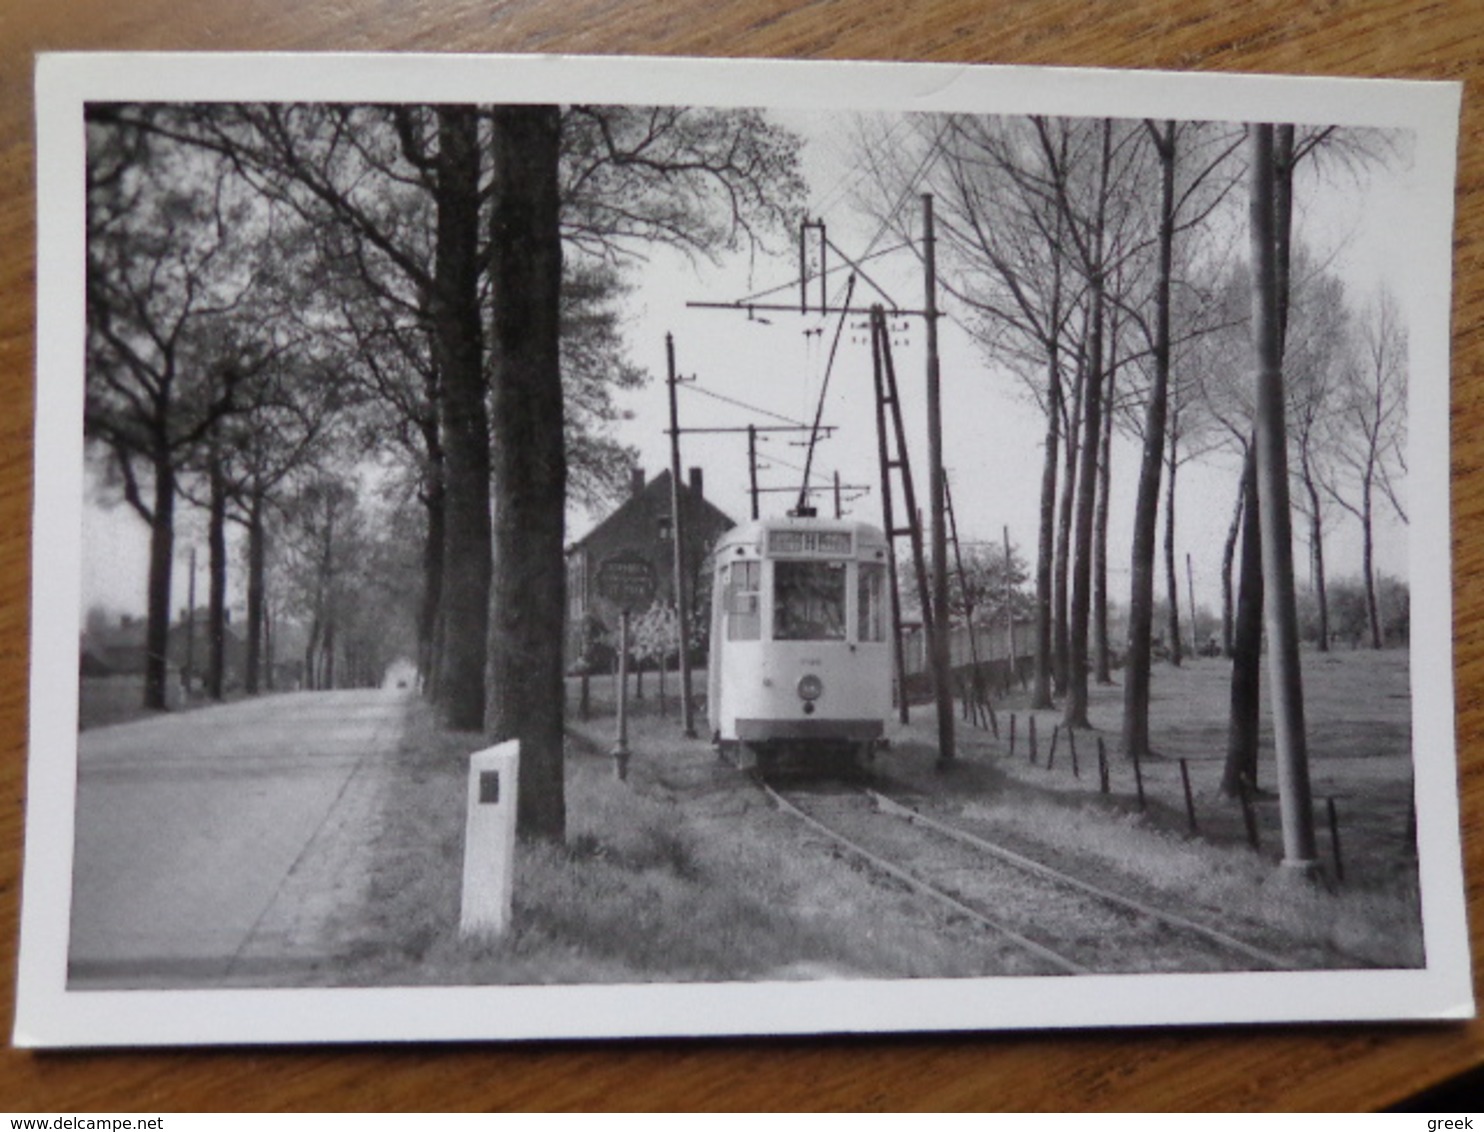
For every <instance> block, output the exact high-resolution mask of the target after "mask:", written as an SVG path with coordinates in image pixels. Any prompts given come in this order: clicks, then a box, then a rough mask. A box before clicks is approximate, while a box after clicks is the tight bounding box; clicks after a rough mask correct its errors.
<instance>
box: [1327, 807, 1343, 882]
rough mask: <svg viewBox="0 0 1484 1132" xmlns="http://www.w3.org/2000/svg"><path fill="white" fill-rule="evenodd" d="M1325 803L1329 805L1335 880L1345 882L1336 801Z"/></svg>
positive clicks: (1330, 841) (1330, 840)
mask: <svg viewBox="0 0 1484 1132" xmlns="http://www.w3.org/2000/svg"><path fill="white" fill-rule="evenodd" d="M1325 802H1326V803H1327V805H1326V807H1325V808H1326V809H1328V810H1329V843H1330V845H1331V847H1333V849H1334V853H1335V879H1336V880H1338V881H1344V879H1345V861H1344V858H1342V857H1341V856H1340V817H1339V815H1338V814H1337V813H1336V812H1335V800H1334V799H1333V798H1326V799H1325Z"/></svg>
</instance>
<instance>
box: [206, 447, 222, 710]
mask: <svg viewBox="0 0 1484 1132" xmlns="http://www.w3.org/2000/svg"><path fill="white" fill-rule="evenodd" d="M210 461H211V467H210V471H209V476H210V480H211V498H210V507H209V508H208V510H209V521H208V524H207V530H206V543H207V547H208V548H209V554H208V558H207V564H206V566H207V575H208V582H207V594H208V596H207V603H208V604H207V612H206V640H207V660H206V692H207V694H208V695H209V696H210V697H211V698H212V699H214V700H221V699H222V698H223V697H224V695H225V694H226V660H227V481H226V477H225V476H224V475H223V473H222V462H221V455H220V453H219V452H218V451H217V447H216V441H215V439H213V440H212V445H211V454H210Z"/></svg>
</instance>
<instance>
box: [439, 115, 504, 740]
mask: <svg viewBox="0 0 1484 1132" xmlns="http://www.w3.org/2000/svg"><path fill="white" fill-rule="evenodd" d="M437 176H438V185H437V190H436V194H435V198H436V202H437V210H438V219H437V238H436V248H435V252H434V256H435V264H434V281H433V293H432V295H431V296H430V297H429V307H430V310H431V313H432V320H433V355H434V365H435V368H436V369H437V371H438V374H439V378H440V381H441V389H440V397H439V402H438V409H439V424H440V428H441V433H442V437H443V448H444V460H445V463H444V472H445V479H444V488H445V518H446V525H445V527H444V552H443V582H442V594H441V596H442V601H443V633H444V639H443V651H442V657H441V659H440V662H439V665H438V668H439V673H438V681H437V693H438V704H439V707H440V708H441V709H442V712H443V716H444V719H445V721H446V722H447V724H448V725H449V726H450V727H452V728H455V729H457V730H461V731H477V730H479V729H480V727H481V726H482V725H483V723H484V706H485V703H484V698H485V689H484V676H485V646H486V637H487V635H488V624H489V592H490V486H489V485H490V432H489V417H488V413H487V411H486V408H485V393H486V389H485V377H484V361H483V358H484V343H483V330H482V327H481V325H480V314H479V243H480V241H479V119H478V116H477V114H476V112H475V110H474V108H473V107H470V106H442V107H439V108H438V158H437ZM497 300H498V296H497Z"/></svg>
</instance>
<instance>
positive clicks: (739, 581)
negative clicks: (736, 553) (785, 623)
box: [724, 562, 763, 641]
mask: <svg viewBox="0 0 1484 1132" xmlns="http://www.w3.org/2000/svg"><path fill="white" fill-rule="evenodd" d="M762 581H763V564H762V563H761V562H732V563H730V564H729V565H728V566H727V573H726V579H725V582H724V587H725V590H726V599H727V605H726V609H727V640H729V641H756V640H758V639H759V638H761V637H762V635H763V622H762V615H761V614H760V613H759V603H758V596H759V591H760V590H761V589H762Z"/></svg>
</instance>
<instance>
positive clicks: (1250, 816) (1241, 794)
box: [1237, 778, 1262, 849]
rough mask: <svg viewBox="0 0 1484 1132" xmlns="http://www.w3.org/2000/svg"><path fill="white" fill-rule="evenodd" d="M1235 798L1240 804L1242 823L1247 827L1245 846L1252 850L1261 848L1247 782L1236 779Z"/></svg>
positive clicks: (1243, 779) (1242, 779)
mask: <svg viewBox="0 0 1484 1132" xmlns="http://www.w3.org/2000/svg"><path fill="white" fill-rule="evenodd" d="M1237 797H1238V798H1240V799H1241V802H1242V821H1243V822H1244V823H1245V824H1246V826H1247V844H1248V845H1250V846H1252V848H1253V849H1260V848H1262V845H1261V839H1260V838H1259V837H1258V834H1257V815H1256V814H1255V813H1253V811H1252V798H1251V796H1250V795H1249V794H1248V793H1247V780H1246V779H1245V778H1239V779H1237Z"/></svg>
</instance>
